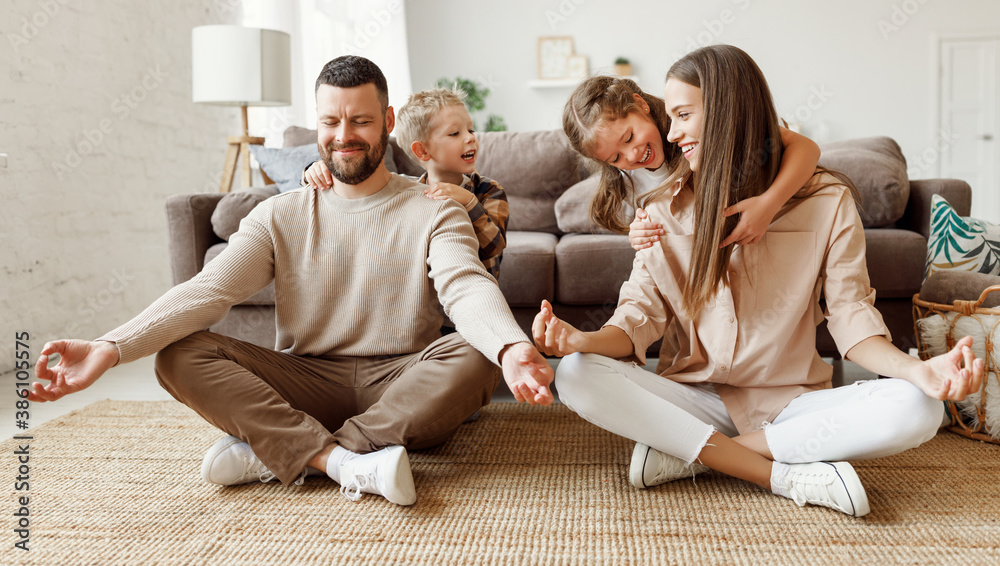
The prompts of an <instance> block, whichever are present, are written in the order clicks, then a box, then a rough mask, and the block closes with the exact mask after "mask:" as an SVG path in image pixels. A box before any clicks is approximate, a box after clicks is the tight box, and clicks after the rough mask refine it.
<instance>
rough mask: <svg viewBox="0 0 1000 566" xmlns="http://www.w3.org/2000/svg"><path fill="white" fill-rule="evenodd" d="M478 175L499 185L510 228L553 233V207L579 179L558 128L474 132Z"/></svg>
mask: <svg viewBox="0 0 1000 566" xmlns="http://www.w3.org/2000/svg"><path fill="white" fill-rule="evenodd" d="M479 151H480V155H481V157H480V158H479V160H478V163H477V167H476V168H477V169H478V170H479V172H480V173H481V174H483V175H485V176H487V177H489V178H491V179H493V180H494V181H496V182H498V183H500V185H501V186H503V188H504V190H505V191H506V192H507V201H508V202H509V203H510V223H509V226H508V229H510V230H531V231H535V232H550V233H553V234H559V233H561V231H560V230H559V226H558V224H557V222H556V214H555V203H556V199H558V198H559V197H560V195H562V194H563V192H564V191H565V190H566V189H567V188H569V187H570V186H572V185H573V184H575V183H576V182H578V181H579V180H580V167H579V159H578V158H577V155H576V152H574V151H573V149H572V148H571V147H570V146H569V141H568V140H567V139H566V135H565V134H563V133H562V132H561V131H559V130H548V131H539V132H484V133H482V134H479Z"/></svg>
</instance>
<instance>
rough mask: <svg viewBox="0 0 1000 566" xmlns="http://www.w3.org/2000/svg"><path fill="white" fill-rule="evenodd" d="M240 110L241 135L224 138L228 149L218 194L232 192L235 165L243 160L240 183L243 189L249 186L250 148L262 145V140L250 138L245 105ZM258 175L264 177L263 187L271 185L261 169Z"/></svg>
mask: <svg viewBox="0 0 1000 566" xmlns="http://www.w3.org/2000/svg"><path fill="white" fill-rule="evenodd" d="M240 110H241V111H242V114H243V135H242V136H229V137H228V138H226V141H227V142H229V149H228V150H226V162H225V164H224V165H223V166H222V182H221V183H220V184H219V192H220V193H228V192H230V191H231V190H232V188H233V178H234V177H236V165H237V164H238V163H239V161H240V160H241V159H242V160H243V167H242V168H241V170H240V181H241V183H242V186H243V187H249V186H250V146H251V145H261V146H262V145H264V138H258V137H251V136H250V132H249V129H248V125H247V107H246V105H245V104H244V105H243V106H240ZM260 174H261V176H263V177H264V184H265V185H269V184H271V179H270V178H269V177H268V176H267V173H265V172H264V169H263V168H262V169H261V170H260Z"/></svg>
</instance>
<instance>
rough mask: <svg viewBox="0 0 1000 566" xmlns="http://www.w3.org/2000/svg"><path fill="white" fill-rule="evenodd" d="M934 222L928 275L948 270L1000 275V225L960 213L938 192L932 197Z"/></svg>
mask: <svg viewBox="0 0 1000 566" xmlns="http://www.w3.org/2000/svg"><path fill="white" fill-rule="evenodd" d="M930 224H931V235H930V237H929V238H928V239H927V258H926V262H927V266H926V269H925V270H924V277H929V276H931V275H933V274H934V273H936V272H938V271H948V270H956V271H974V272H978V273H986V274H988V275H1000V226H998V225H996V224H991V223H989V222H986V221H983V220H978V219H976V218H970V217H967V216H959V215H958V213H957V212H956V211H955V209H954V208H953V207H952V206H951V205H950V204H948V201H946V200H944V199H943V198H941V197H940V196H938V195H934V196H932V197H931V220H930Z"/></svg>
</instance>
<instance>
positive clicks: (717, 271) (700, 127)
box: [532, 45, 984, 517]
mask: <svg viewBox="0 0 1000 566" xmlns="http://www.w3.org/2000/svg"><path fill="white" fill-rule="evenodd" d="M664 98H665V103H666V108H667V109H668V111H667V112H668V116H669V118H670V119H671V126H670V130H669V132H668V135H667V136H666V140H667V141H668V142H669V143H670V144H672V145H671V148H670V149H664V151H669V152H672V153H671V154H670V155H680V156H681V159H683V162H684V163H686V166H680V164H678V167H674V168H673V169H672V174H671V175H670V176H669V178H668V180H667V181H668V182H667V183H666V184H665V185H663V186H661V187H659V188H657V189H655V190H654V191H652V192H651V193H649V194H648V195H647V197H646V201H647V203H648V207H649V208H648V210H649V213H650V216H651V217H653V218H657V219H660V220H661V221H662V224H663V227H664V232H665V233H664V235H663V236H664V237H663V239H662V241H661V242H660V243H659V244H656V245H654V246H652V247H650V248H647V249H644V250H641V251H639V252H638V253H637V254H636V260H635V263H634V267H633V271H632V274H631V276H630V278H629V280H628V281H627V282H626V283H625V284H624V285H623V287H622V291H621V297H620V300H619V305H618V308H617V310H616V312H615V314H614V316H612V318H611V320H610V321H609V322H608V323H607V325H605V326H604V327H603V328H602V329H600V330H598V331H596V332H580V331H579V330H577V329H575V328H573V327H572V326H570V325H569V324H566V323H565V322H564V321H562V320H560V319H559V318H557V317H556V316H555V315H554V314H553V313H552V308H551V305H549V304H548V303H547V302H543V303H542V309H541V312H539V314H538V315H537V316H536V317H535V320H534V324H533V329H532V331H533V335H534V339H535V341H536V343H537V344H538V346H539V348H540V349H541V350H542V351H543V353H546V354H549V355H556V356H566V355H569V354H572V355H570V356H569V357H567V358H566V359H564V360H563V361H562V363H560V364H559V367H558V370H557V372H556V382H557V386H558V388H559V393H560V398H561V399H562V400H563V401H564V402H565V403H566V405H568V406H569V407H570V408H572V409H573V410H574V411H576V412H577V413H579V414H580V415H581V416H583V417H584V418H586V419H588V420H590V421H591V422H593V423H595V424H597V425H598V426H601V427H603V428H605V429H607V430H609V431H612V432H614V433H616V434H620V435H622V436H626V437H628V438H631V439H633V440H635V441H637V442H638V444H637V445H636V447H635V450H634V451H633V455H632V462H631V466H630V471H629V479H630V482H631V483H632V484H633V485H635V486H636V487H639V488H644V487H650V486H653V485H657V484H660V483H663V482H666V481H671V480H673V479H677V478H680V477H684V476H689V475H693V474H695V473H698V472H699V471H703V470H705V469H706V466H707V467H708V468H712V469H715V470H718V471H720V472H723V473H726V474H729V475H731V476H735V477H738V478H741V479H744V480H747V481H750V482H753V483H755V484H757V485H759V486H761V487H763V488H765V489H770V490H771V491H772V492H773V493H775V494H777V495H781V496H784V497H787V498H789V499H792V500H794V501H795V502H796V503H798V504H799V505H805V504H806V503H811V504H815V505H822V506H825V507H830V508H833V509H836V510H838V511H841V512H843V513H847V514H849V515H853V516H855V517H860V516H862V515H865V514H866V513H868V511H869V506H868V499H867V496H866V494H865V491H864V487H863V486H862V485H861V482H860V480H859V479H858V476H857V474H856V473H855V472H854V469H853V468H852V467H851V465H850V464H849V463H847V462H846V461H843V460H852V459H863V458H877V457H881V456H886V455H889V454H895V453H898V452H901V451H903V450H907V449H909V448H913V447H915V446H918V445H920V444H921V443H923V442H925V441H927V440H929V439H930V438H931V437H933V436H934V434H935V433H936V432H937V428H938V426H939V425H940V423H941V419H942V416H943V408H942V403H940V402H939V400H941V399H955V400H957V399H962V398H964V397H965V396H966V395H967V394H968V393H969V392H970V391H974V390H978V388H979V386H980V384H981V382H982V378H983V373H984V366H983V363H982V361H981V360H976V359H975V357H974V356H973V354H972V351H971V349H970V345H971V343H972V342H971V339H963V340H961V341H959V343H958V344H957V345H956V346H955V348H954V349H953V350H952V351H950V352H949V353H947V354H945V355H942V356H939V357H937V358H934V359H931V360H928V361H926V362H922V361H920V360H918V359H916V358H912V357H910V356H908V355H906V354H904V353H902V352H900V351H899V350H897V349H896V348H895V347H893V346H892V344H891V343H890V342H889V341H888V339H887V337H888V330H887V329H886V328H885V325H884V324H883V322H882V317H881V316H880V314H879V312H878V311H877V310H875V308H874V306H873V303H874V291H873V290H872V289H871V288H870V287H869V284H868V273H867V269H866V264H865V241H864V230H863V228H862V225H861V221H860V218H859V216H858V213H857V209H856V207H855V202H854V197H853V195H854V193H855V192H856V191H855V190H854V189H853V187H852V186H851V184H850V181H849V180H847V179H846V178H845V177H843V176H842V175H839V174H836V173H833V172H830V171H826V170H824V169H822V168H819V169H817V170H816V173H815V175H814V176H813V177H812V178H811V179H810V180H809V181H808V182H807V183H805V184H804V186H803V187H802V188H801V190H800V191H798V192H797V193H796V195H795V197H794V198H793V199H791V200H790V201H789V202H788V203H787V204H786V205H784V206H783V207H781V209H780V210H779V211H778V213H777V220H776V221H775V222H774V223H773V224H771V225H770V226H769V227H768V229H767V231H766V233H765V234H764V236H763V238H762V239H761V241H760V243H759V244H758V245H755V246H749V247H744V246H739V247H734V246H725V247H720V244H721V243H723V237H724V235H725V234H726V230H725V225H726V224H727V222H730V221H731V219H727V218H726V216H725V211H726V209H727V207H728V206H729V204H730V203H733V202H738V201H741V200H743V199H746V198H748V197H754V196H759V195H761V194H764V190H765V188H766V187H768V186H769V185H771V184H772V183H773V181H774V178H775V176H776V175H777V172H778V168H779V166H780V162H781V143H780V134H779V129H778V120H777V115H776V113H775V110H774V106H773V103H772V102H771V95H770V91H769V90H768V88H767V83H766V82H765V80H764V77H763V75H762V74H761V72H760V69H758V68H757V65H756V64H755V63H754V62H753V60H752V59H750V57H749V56H748V55H747V54H746V53H744V52H743V51H741V50H739V49H737V48H735V47H732V46H725V45H718V46H711V47H706V48H703V49H700V50H698V51H694V52H692V53H690V54H689V55H687V56H685V57H684V58H683V59H681V60H680V61H678V62H677V63H675V64H674V66H673V67H671V69H670V72H669V73H668V75H667V83H666V88H665V97H664ZM601 136H602V134H601V133H600V132H598V133H597V135H596V137H597V138H600V137H601ZM654 151H655V150H654ZM597 155H598V157H604V158H608V157H610V158H614V157H615V155H602V154H600V152H598V154H597ZM618 157H619V159H620V158H621V156H618ZM821 290H822V294H823V298H824V299H825V300H826V312H825V315H826V319H827V321H828V322H829V328H830V332H831V334H832V335H833V337H834V339H835V340H836V342H837V346H838V348H839V350H840V352H841V354H842V355H843V356H844V357H845V358H846V359H849V360H852V361H854V362H856V363H857V364H859V365H861V366H862V367H864V368H866V369H868V370H869V371H872V372H875V373H878V374H881V375H884V376H887V377H889V378H890V379H879V380H872V381H867V382H861V383H859V384H858V385H855V386H852V387H841V388H837V389H831V388H830V387H831V383H830V378H831V375H832V368H831V367H830V366H829V365H828V364H826V363H824V362H823V361H822V359H821V358H820V357H819V354H818V353H817V352H816V349H815V337H816V324H817V322H818V321H819V320H822V318H821V311H820V308H819V299H820V292H821ZM665 331H666V332H667V334H668V336H673V338H672V342H673V344H672V350H669V351H670V352H671V354H670V355H667V356H663V355H662V354H661V358H660V364H659V367H658V368H657V370H658V374H659V375H657V374H654V373H650V372H647V371H645V370H644V369H642V368H641V367H639V366H637V365H636V364H635V363H631V364H630V363H625V362H622V361H617V360H615V359H613V358H626V357H632V356H634V359H637V360H638V361H639V362H642V363H645V352H646V348H647V347H648V346H649V344H651V343H652V342H654V341H655V340H656V339H657V338H659V337H660V336H662V335H663V334H664V332H665ZM665 351H668V349H665ZM963 364H964V367H962V365H963Z"/></svg>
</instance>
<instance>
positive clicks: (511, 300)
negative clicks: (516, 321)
mask: <svg viewBox="0 0 1000 566" xmlns="http://www.w3.org/2000/svg"><path fill="white" fill-rule="evenodd" d="M555 263H556V237H555V236H553V235H552V234H545V233H542V232H521V231H508V232H507V248H506V249H504V252H503V261H501V262H500V290H501V291H503V294H504V297H506V299H507V304H509V305H510V306H512V307H534V308H537V307H539V306H540V305H541V303H542V299H548V300H550V301H551V300H553V297H554V295H555V271H556V268H555Z"/></svg>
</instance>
